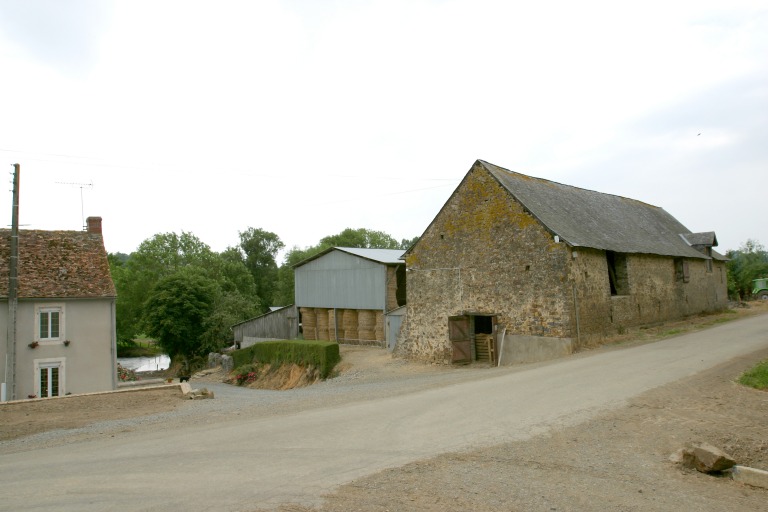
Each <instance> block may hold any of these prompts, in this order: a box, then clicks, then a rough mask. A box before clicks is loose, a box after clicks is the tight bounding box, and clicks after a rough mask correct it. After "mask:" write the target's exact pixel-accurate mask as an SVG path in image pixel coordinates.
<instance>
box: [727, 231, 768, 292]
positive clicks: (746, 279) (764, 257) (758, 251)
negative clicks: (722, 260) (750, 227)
mask: <svg viewBox="0 0 768 512" xmlns="http://www.w3.org/2000/svg"><path fill="white" fill-rule="evenodd" d="M725 255H726V257H727V258H728V263H727V264H726V266H727V269H728V296H729V297H730V298H731V299H734V300H743V299H748V298H750V297H751V296H752V287H753V283H752V281H753V280H755V279H758V278H761V277H768V252H766V250H765V247H763V245H762V244H761V243H760V242H758V241H757V240H752V239H749V240H747V241H746V242H744V243H743V244H742V245H741V247H740V248H739V249H737V250H735V251H728V252H726V253H725Z"/></svg>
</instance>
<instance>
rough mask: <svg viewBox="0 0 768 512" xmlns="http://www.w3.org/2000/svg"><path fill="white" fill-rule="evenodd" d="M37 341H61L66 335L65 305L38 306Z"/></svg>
mask: <svg viewBox="0 0 768 512" xmlns="http://www.w3.org/2000/svg"><path fill="white" fill-rule="evenodd" d="M35 309H36V316H37V325H36V326H35V341H42V342H46V341H61V340H63V339H64V338H65V336H64V306H63V305H61V304H56V305H53V304H52V305H45V306H38V307H37V308H35Z"/></svg>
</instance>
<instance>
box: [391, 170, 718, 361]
mask: <svg viewBox="0 0 768 512" xmlns="http://www.w3.org/2000/svg"><path fill="white" fill-rule="evenodd" d="M716 245H717V238H716V236H715V234H714V233H711V232H708V233H691V232H690V230H688V229H687V228H686V227H685V226H683V225H682V224H681V223H680V222H678V221H677V220H675V218H674V217H672V216H671V215H670V214H669V213H667V212H666V211H664V210H663V209H662V208H659V207H656V206H651V205H649V204H646V203H643V202H641V201H637V200H634V199H628V198H624V197H619V196H615V195H610V194H604V193H600V192H595V191H591V190H585V189H581V188H577V187H572V186H568V185H563V184H560V183H555V182H552V181H547V180H544V179H539V178H533V177H530V176H525V175H523V174H518V173H515V172H511V171H508V170H506V169H503V168H501V167H497V166H495V165H493V164H490V163H488V162H484V161H482V160H478V161H477V162H475V164H474V165H473V166H472V168H471V169H470V170H469V172H468V173H467V175H466V176H465V177H464V179H463V181H462V182H461V183H460V185H459V186H458V187H457V188H456V190H455V191H454V192H453V194H452V195H451V197H450V198H449V199H448V201H447V202H446V203H445V205H444V206H443V208H442V209H441V210H440V212H439V213H438V214H437V216H436V217H435V219H434V220H433V221H432V223H431V224H430V225H429V227H428V228H427V229H426V231H425V232H424V234H423V235H422V236H421V238H420V239H419V241H418V242H417V243H416V244H415V245H414V246H413V247H411V248H410V249H409V250H408V251H407V252H406V254H405V260H406V265H407V273H406V274H407V288H406V289H407V306H406V309H407V314H406V320H405V324H404V325H405V327H404V328H403V332H402V333H401V338H400V340H399V341H398V347H397V349H396V352H397V353H398V354H401V355H403V356H406V357H409V358H413V359H418V360H423V361H432V362H439V363H449V362H451V361H453V362H460V361H473V360H477V359H478V358H486V360H488V361H490V362H492V363H494V364H497V363H498V362H499V360H501V364H510V363H518V362H532V361H539V360H545V359H551V358H555V357H560V356H562V355H566V354H569V353H571V352H573V351H574V350H575V349H577V348H579V347H581V346H584V345H587V344H589V343H592V342H596V341H599V340H601V339H603V338H604V337H606V336H609V335H611V334H614V333H617V332H622V331H623V330H624V329H626V328H627V327H630V326H638V325H644V324H652V323H656V322H662V321H667V320H673V319H677V318H681V317H685V316H687V315H693V314H697V313H703V312H708V311H715V310H720V309H723V308H724V307H725V306H726V300H727V292H726V272H725V258H724V257H723V256H721V255H720V254H718V253H717V252H715V251H713V250H712V247H713V246H716Z"/></svg>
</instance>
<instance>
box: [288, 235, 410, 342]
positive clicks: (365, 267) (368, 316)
mask: <svg viewBox="0 0 768 512" xmlns="http://www.w3.org/2000/svg"><path fill="white" fill-rule="evenodd" d="M403 252H404V251H402V250H399V249H361V248H349V247H332V248H330V249H327V250H326V251H323V252H322V253H320V254H318V255H316V256H314V257H312V258H309V259H307V260H305V261H303V262H301V263H299V264H297V265H296V266H295V267H294V272H295V274H294V277H295V291H296V305H297V307H298V308H299V311H300V313H301V323H302V329H303V334H304V338H305V339H328V340H335V341H338V342H340V343H351V344H362V345H378V346H382V347H384V346H386V340H385V332H384V331H385V326H384V314H385V313H386V312H387V311H390V310H393V309H396V308H398V307H400V306H402V305H404V304H405V262H404V261H402V260H401V259H400V258H401V257H402V255H403Z"/></svg>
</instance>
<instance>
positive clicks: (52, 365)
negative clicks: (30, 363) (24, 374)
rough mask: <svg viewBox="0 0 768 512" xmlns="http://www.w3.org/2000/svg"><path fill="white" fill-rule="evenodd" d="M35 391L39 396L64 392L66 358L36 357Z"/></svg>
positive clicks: (48, 396)
mask: <svg viewBox="0 0 768 512" xmlns="http://www.w3.org/2000/svg"><path fill="white" fill-rule="evenodd" d="M35 393H36V394H37V396H38V397H39V398H50V397H52V396H62V395H63V394H64V358H63V357H62V358H51V359H35Z"/></svg>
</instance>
